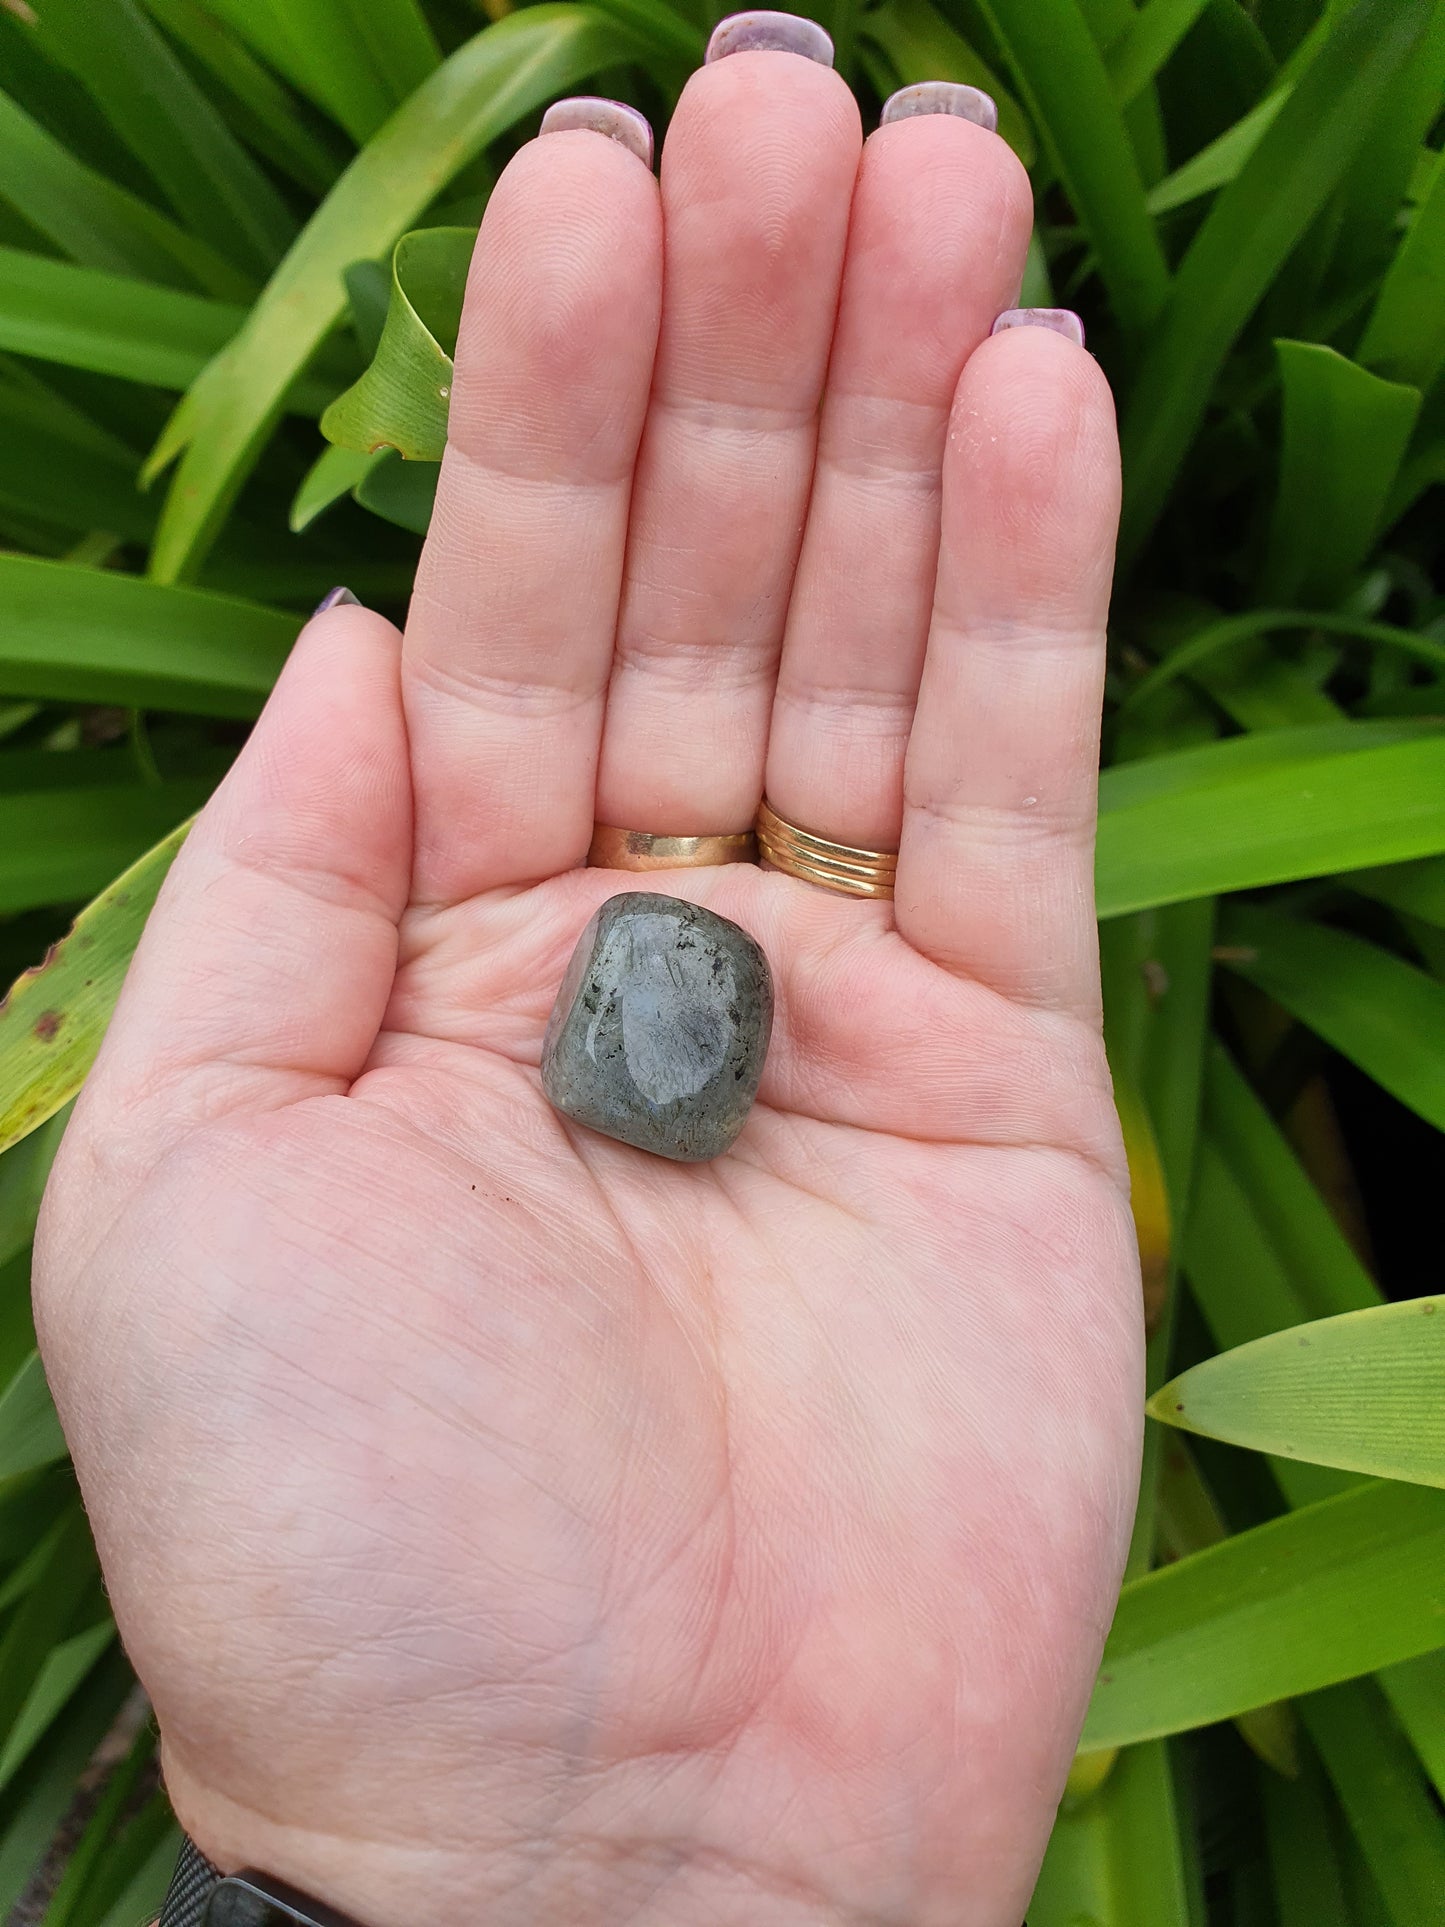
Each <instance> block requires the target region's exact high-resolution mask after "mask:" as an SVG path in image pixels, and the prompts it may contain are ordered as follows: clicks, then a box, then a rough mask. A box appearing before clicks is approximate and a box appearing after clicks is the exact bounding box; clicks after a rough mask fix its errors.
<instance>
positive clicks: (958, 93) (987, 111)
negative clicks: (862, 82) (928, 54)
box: [878, 80, 998, 134]
mask: <svg viewBox="0 0 1445 1927" xmlns="http://www.w3.org/2000/svg"><path fill="white" fill-rule="evenodd" d="M915 114H952V115H953V116H954V117H955V119H957V120H971V121H972V122H973V123H974V125H975V126H976V127H986V128H987V129H988V131H989V132H990V133H991V134H996V133H997V132H998V109H997V107H995V106H994V104H993V102H992V101H991V100H990V99H989V97H988V95H987V94H986V93H984V92H983V90H982V89H981V88H978V87H965V86H964V85H963V83H962V82H961V81H953V80H920V81H918V82H916V83H915V84H914V85H913V86H912V87H900V88H899V89H898V92H897V93H896V94H890V95H889V96H888V98H887V100H885V101H884V103H883V112H882V113H881V114H880V115H879V116H878V125H879V126H880V127H886V126H887V125H888V123H889V121H891V120H912V119H913V117H914V115H915Z"/></svg>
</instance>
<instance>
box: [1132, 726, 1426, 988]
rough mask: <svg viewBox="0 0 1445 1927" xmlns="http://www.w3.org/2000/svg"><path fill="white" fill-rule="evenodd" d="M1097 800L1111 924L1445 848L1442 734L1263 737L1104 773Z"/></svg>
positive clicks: (1365, 730) (1347, 731)
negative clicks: (1144, 912) (1135, 914)
mask: <svg viewBox="0 0 1445 1927" xmlns="http://www.w3.org/2000/svg"><path fill="white" fill-rule="evenodd" d="M1394 727H1398V725H1396V726H1394ZM1099 802H1100V816H1099V848H1098V858H1097V863H1096V890H1097V895H1098V905H1099V915H1100V916H1101V917H1114V916H1119V915H1120V914H1121V913H1122V912H1124V911H1126V910H1140V909H1144V908H1147V907H1148V906H1150V905H1152V904H1160V903H1177V902H1182V901H1183V900H1184V899H1185V898H1188V897H1202V896H1215V895H1218V894H1220V893H1222V892H1224V891H1229V890H1246V889H1253V888H1257V887H1258V886H1259V885H1261V884H1266V883H1284V882H1288V881H1291V880H1293V879H1294V878H1297V877H1311V876H1329V875H1332V874H1333V873H1334V872H1335V871H1336V870H1344V869H1351V868H1354V869H1363V868H1364V867H1365V865H1366V864H1368V863H1370V862H1377V863H1391V862H1400V861H1403V860H1404V859H1406V858H1408V857H1416V856H1433V855H1436V854H1438V853H1439V852H1440V851H1441V850H1445V734H1442V733H1441V732H1440V731H1438V730H1431V731H1430V732H1429V733H1427V734H1423V735H1419V736H1408V735H1407V736H1401V737H1398V738H1396V739H1395V740H1389V738H1388V736H1381V735H1376V734H1374V733H1373V731H1372V729H1371V726H1370V725H1368V724H1366V725H1361V724H1359V723H1339V724H1324V725H1321V726H1319V727H1311V728H1306V729H1287V730H1286V729H1281V730H1271V731H1267V732H1260V733H1259V734H1258V735H1254V736H1244V737H1235V738H1232V739H1230V740H1229V741H1227V742H1223V743H1219V744H1213V745H1209V746H1207V747H1205V748H1203V749H1195V750H1184V751H1180V752H1179V753H1177V754H1176V755H1173V756H1159V757H1153V758H1151V759H1150V760H1149V761H1147V762H1143V763H1126V764H1123V765H1122V766H1120V767H1118V768H1115V769H1111V770H1107V771H1106V772H1105V774H1104V777H1103V780H1102V782H1101V784H1100V788H1099ZM1362 849H1363V850H1370V849H1373V850H1376V851H1378V852H1379V855H1377V856H1375V857H1373V858H1371V857H1360V856H1357V855H1355V854H1354V852H1356V851H1358V850H1362ZM1401 967H1402V968H1403V966H1401Z"/></svg>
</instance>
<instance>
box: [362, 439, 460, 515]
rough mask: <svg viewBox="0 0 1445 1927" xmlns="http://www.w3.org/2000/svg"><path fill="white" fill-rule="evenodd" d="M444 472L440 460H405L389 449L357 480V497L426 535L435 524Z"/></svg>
mask: <svg viewBox="0 0 1445 1927" xmlns="http://www.w3.org/2000/svg"><path fill="white" fill-rule="evenodd" d="M440 475H441V466H440V464H439V463H437V462H404V461H403V460H402V459H401V457H400V455H397V454H396V453H394V452H393V451H391V450H387V451H386V452H385V453H384V454H383V455H382V458H381V460H380V461H379V462H377V464H376V465H375V467H374V468H369V469H368V470H367V471H366V473H365V475H363V476H362V478H361V480H360V481H359V482H358V483H357V485H356V489H355V495H356V499H357V501H358V502H359V503H360V504H361V506H362V507H363V508H364V509H370V510H371V512H372V514H373V515H380V516H383V517H384V518H385V519H386V520H387V521H388V522H395V523H396V525H397V526H398V528H403V529H411V530H412V531H413V532H414V533H415V534H417V535H425V534H426V532H427V529H428V528H429V527H430V525H431V516H432V509H433V507H434V506H435V503H436V492H437V481H438V478H439V477H440Z"/></svg>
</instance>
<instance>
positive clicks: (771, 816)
mask: <svg viewBox="0 0 1445 1927" xmlns="http://www.w3.org/2000/svg"><path fill="white" fill-rule="evenodd" d="M758 856H759V858H760V860H761V861H762V863H763V864H764V865H765V866H766V867H767V868H768V869H771V870H782V871H784V872H785V873H786V874H787V875H788V876H790V877H801V878H802V879H803V881H804V882H805V883H817V884H820V885H821V886H822V888H823V889H825V890H838V891H841V892H842V894H843V895H844V896H847V897H891V896H892V895H893V878H894V874H895V872H896V871H897V869H898V857H897V853H896V852H895V851H892V850H859V849H856V848H855V847H854V846H853V845H852V844H851V843H834V842H833V841H832V840H831V838H829V837H826V836H814V834H813V832H812V831H811V830H801V829H799V828H798V826H797V824H796V823H789V822H788V821H787V820H786V818H784V817H781V816H779V815H778V813H777V811H776V810H774V809H773V808H771V807H770V805H769V804H767V803H766V802H764V803H763V805H762V807H761V808H760V809H759V811H758Z"/></svg>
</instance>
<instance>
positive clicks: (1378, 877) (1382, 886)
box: [1340, 857, 1445, 927]
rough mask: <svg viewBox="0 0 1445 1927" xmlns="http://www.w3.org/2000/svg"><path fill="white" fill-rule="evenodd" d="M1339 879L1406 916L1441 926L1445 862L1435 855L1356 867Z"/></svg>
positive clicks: (1443, 922) (1444, 915)
mask: <svg viewBox="0 0 1445 1927" xmlns="http://www.w3.org/2000/svg"><path fill="white" fill-rule="evenodd" d="M1340 881H1341V883H1347V884H1348V885H1349V886H1350V888H1351V889H1352V890H1358V891H1359V893H1360V895H1361V896H1365V897H1373V898H1374V899H1375V901H1376V902H1377V903H1388V904H1389V906H1390V908H1391V909H1392V910H1399V911H1400V912H1401V913H1402V914H1403V915H1405V916H1407V917H1420V918H1421V919H1423V921H1424V922H1426V923H1438V924H1440V925H1441V926H1442V927H1445V862H1442V861H1441V860H1440V858H1438V857H1425V858H1424V859H1423V860H1422V861H1421V862H1419V863H1392V864H1390V865H1389V866H1388V867H1386V868H1385V869H1383V870H1356V871H1355V872H1353V874H1351V875H1350V876H1345V877H1341V878H1340Z"/></svg>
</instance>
